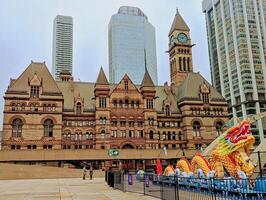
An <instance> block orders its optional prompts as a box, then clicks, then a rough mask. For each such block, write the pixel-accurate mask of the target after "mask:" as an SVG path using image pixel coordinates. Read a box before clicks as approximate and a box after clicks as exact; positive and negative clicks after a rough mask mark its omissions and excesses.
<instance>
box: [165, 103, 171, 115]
mask: <svg viewBox="0 0 266 200" xmlns="http://www.w3.org/2000/svg"><path fill="white" fill-rule="evenodd" d="M165 115H166V116H170V106H169V105H167V106H165Z"/></svg>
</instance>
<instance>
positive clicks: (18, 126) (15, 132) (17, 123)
mask: <svg viewBox="0 0 266 200" xmlns="http://www.w3.org/2000/svg"><path fill="white" fill-rule="evenodd" d="M22 126H23V123H22V120H21V119H18V118H17V119H14V120H13V122H12V137H21V135H22Z"/></svg>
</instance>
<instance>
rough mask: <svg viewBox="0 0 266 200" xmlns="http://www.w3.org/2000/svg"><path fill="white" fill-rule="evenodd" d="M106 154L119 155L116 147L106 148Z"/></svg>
mask: <svg viewBox="0 0 266 200" xmlns="http://www.w3.org/2000/svg"><path fill="white" fill-rule="evenodd" d="M108 155H109V156H110V157H112V156H119V150H118V149H109V150H108Z"/></svg>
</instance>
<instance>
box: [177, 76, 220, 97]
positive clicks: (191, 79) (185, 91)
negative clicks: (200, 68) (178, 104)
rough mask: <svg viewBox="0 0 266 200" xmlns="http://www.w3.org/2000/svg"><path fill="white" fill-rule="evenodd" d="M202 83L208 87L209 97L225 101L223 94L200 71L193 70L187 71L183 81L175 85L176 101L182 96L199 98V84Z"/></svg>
mask: <svg viewBox="0 0 266 200" xmlns="http://www.w3.org/2000/svg"><path fill="white" fill-rule="evenodd" d="M202 84H206V85H208V87H209V88H210V96H211V99H213V100H224V101H225V99H224V98H223V96H222V95H221V94H220V93H219V92H218V91H217V90H216V89H215V88H214V87H212V86H211V85H210V84H209V82H208V81H207V80H206V79H205V78H204V77H203V76H202V75H201V74H200V73H195V72H191V73H189V74H188V76H187V77H186V79H185V80H184V82H183V83H182V84H181V85H179V86H178V87H177V98H178V101H180V100H182V99H184V98H192V99H197V98H198V99H199V98H200V97H199V92H200V86H201V85H202Z"/></svg>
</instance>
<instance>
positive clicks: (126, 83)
mask: <svg viewBox="0 0 266 200" xmlns="http://www.w3.org/2000/svg"><path fill="white" fill-rule="evenodd" d="M124 83H125V90H128V81H127V80H125V81H124Z"/></svg>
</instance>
